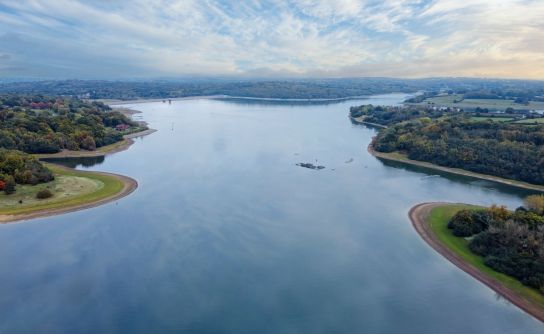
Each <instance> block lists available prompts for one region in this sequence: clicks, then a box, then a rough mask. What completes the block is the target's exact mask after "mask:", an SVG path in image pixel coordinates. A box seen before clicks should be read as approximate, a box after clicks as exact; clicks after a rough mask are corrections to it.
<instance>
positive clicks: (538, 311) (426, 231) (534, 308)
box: [409, 202, 544, 322]
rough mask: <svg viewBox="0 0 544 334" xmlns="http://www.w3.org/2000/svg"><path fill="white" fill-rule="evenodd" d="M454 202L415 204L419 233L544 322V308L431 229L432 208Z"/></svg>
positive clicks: (413, 215)
mask: <svg viewBox="0 0 544 334" xmlns="http://www.w3.org/2000/svg"><path fill="white" fill-rule="evenodd" d="M448 204H452V203H439V202H434V203H422V204H419V205H416V206H414V207H413V208H412V209H410V213H409V216H410V220H411V221H412V225H413V226H414V228H415V229H416V231H417V233H418V234H419V235H420V236H421V237H422V238H423V240H425V242H427V243H428V244H429V245H430V246H431V247H432V248H433V249H434V250H435V251H437V252H438V253H440V254H442V255H443V256H444V257H445V258H446V259H448V260H449V261H450V262H451V263H453V264H455V265H456V266H457V267H459V268H460V269H462V270H463V271H465V272H466V273H468V274H470V275H471V276H472V277H474V278H476V279H477V280H478V281H480V282H482V283H484V284H485V285H487V286H488V287H490V288H491V289H493V290H494V291H495V292H497V293H498V294H499V295H501V296H503V297H504V298H506V299H507V300H508V301H510V302H511V303H512V304H514V305H516V306H518V307H519V308H520V309H522V310H524V311H525V312H527V313H528V314H530V315H532V316H533V317H535V318H536V319H538V320H540V321H542V322H544V309H543V308H542V307H541V306H539V305H536V304H534V303H533V302H532V301H530V300H528V299H526V298H524V297H522V296H520V295H518V294H517V293H516V292H514V291H512V290H510V289H509V288H508V287H506V286H504V285H503V284H502V283H501V282H499V281H497V280H496V279H494V278H492V277H489V276H488V275H486V274H485V273H483V272H481V271H480V270H478V269H477V268H476V267H474V266H472V265H471V264H469V263H467V262H465V261H464V260H463V259H462V258H461V257H460V256H459V255H457V254H455V253H454V252H452V251H451V250H450V249H449V248H447V247H446V246H444V245H443V244H442V243H441V242H440V240H438V238H437V237H436V235H435V234H434V233H433V231H432V230H431V227H430V226H429V224H428V221H427V218H428V217H429V214H430V212H431V210H432V209H433V208H434V207H437V206H440V205H448Z"/></svg>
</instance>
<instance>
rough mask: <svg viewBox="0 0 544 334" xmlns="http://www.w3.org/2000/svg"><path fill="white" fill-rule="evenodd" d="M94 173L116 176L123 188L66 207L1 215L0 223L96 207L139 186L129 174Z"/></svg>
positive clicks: (123, 195) (127, 193)
mask: <svg viewBox="0 0 544 334" xmlns="http://www.w3.org/2000/svg"><path fill="white" fill-rule="evenodd" d="M55 166H57V167H59V168H63V169H68V170H70V168H68V167H64V166H59V165H55ZM93 173H96V174H101V175H107V176H112V177H115V178H116V179H118V180H119V181H121V182H122V183H123V188H122V189H121V191H120V192H118V193H117V194H114V195H111V196H108V197H104V198H101V199H99V200H96V201H93V202H87V203H82V204H78V205H73V206H68V207H64V208H55V209H44V210H39V211H35V212H30V213H22V214H16V215H0V224H9V223H14V222H20V221H24V220H30V219H35V218H42V217H49V216H54V215H60V214H63V213H67V212H74V211H79V210H84V209H89V208H93V207H96V206H99V205H102V204H105V203H109V202H113V201H115V200H118V199H120V198H123V197H125V196H127V195H129V194H130V193H132V192H133V191H134V190H136V188H138V182H137V181H136V180H134V179H133V178H130V177H128V176H124V175H119V174H113V173H106V172H93Z"/></svg>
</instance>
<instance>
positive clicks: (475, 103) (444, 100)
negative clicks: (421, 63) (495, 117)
mask: <svg viewBox="0 0 544 334" xmlns="http://www.w3.org/2000/svg"><path fill="white" fill-rule="evenodd" d="M454 101H459V102H457V103H455V102H454ZM429 104H431V105H435V106H438V107H451V108H461V109H475V108H477V107H480V108H482V109H490V110H500V111H504V110H506V108H513V109H518V110H544V102H536V101H531V102H530V103H529V104H528V105H523V104H519V103H515V102H514V100H497V99H465V100H463V96H462V95H455V94H453V95H444V96H436V97H431V98H428V99H426V100H425V101H423V102H420V103H417V104H416V105H429Z"/></svg>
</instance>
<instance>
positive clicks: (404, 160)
mask: <svg viewBox="0 0 544 334" xmlns="http://www.w3.org/2000/svg"><path fill="white" fill-rule="evenodd" d="M375 140H376V137H373V138H372V140H371V141H370V144H368V147H367V151H368V153H370V154H371V155H372V156H374V157H376V158H378V159H384V160H389V161H395V162H400V163H405V164H407V165H412V166H418V167H423V168H429V169H434V170H438V171H441V172H446V173H450V174H455V175H461V176H468V177H472V178H476V179H480V180H486V181H491V182H497V183H501V184H504V185H507V186H511V187H516V188H522V189H526V190H535V191H540V192H544V186H539V185H536V184H530V183H526V182H522V181H516V180H511V179H505V178H502V177H498V176H493V175H487V174H480V173H476V172H471V171H468V170H464V169H460V168H451V167H443V166H439V165H435V164H433V163H430V162H425V161H417V160H411V159H408V158H404V157H396V156H393V155H392V154H391V153H383V152H378V151H376V150H374V141H375Z"/></svg>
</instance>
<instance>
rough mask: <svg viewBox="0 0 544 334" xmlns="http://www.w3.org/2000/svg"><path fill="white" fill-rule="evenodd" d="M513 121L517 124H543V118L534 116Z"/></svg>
mask: <svg viewBox="0 0 544 334" xmlns="http://www.w3.org/2000/svg"><path fill="white" fill-rule="evenodd" d="M514 123H518V124H544V118H534V119H521V120H519V121H516V122H514Z"/></svg>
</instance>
